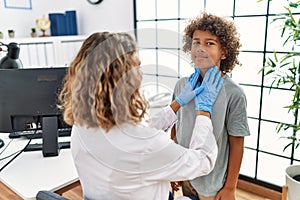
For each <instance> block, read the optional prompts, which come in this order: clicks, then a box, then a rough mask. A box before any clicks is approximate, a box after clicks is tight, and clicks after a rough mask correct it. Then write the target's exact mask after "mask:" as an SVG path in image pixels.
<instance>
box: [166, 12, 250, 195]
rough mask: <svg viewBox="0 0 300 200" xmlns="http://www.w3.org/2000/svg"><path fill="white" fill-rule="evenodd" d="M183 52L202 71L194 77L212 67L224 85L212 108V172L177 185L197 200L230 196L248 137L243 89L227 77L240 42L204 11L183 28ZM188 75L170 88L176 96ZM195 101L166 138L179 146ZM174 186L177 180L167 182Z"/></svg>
mask: <svg viewBox="0 0 300 200" xmlns="http://www.w3.org/2000/svg"><path fill="white" fill-rule="evenodd" d="M184 33H185V34H184V38H183V51H185V52H187V53H190V54H191V59H192V62H193V64H194V65H195V67H198V68H199V69H200V71H201V76H200V77H199V81H200V82H202V79H203V77H204V75H205V73H206V71H207V70H208V68H209V67H212V66H214V65H216V66H218V69H219V70H220V71H221V72H222V74H223V76H224V84H223V87H222V88H221V91H220V93H219V95H218V97H217V100H216V102H215V103H214V105H213V108H212V112H213V115H212V123H213V126H214V135H215V137H216V140H217V145H218V157H217V162H216V165H215V168H214V170H213V171H212V172H211V173H210V174H208V175H207V176H203V177H198V178H195V179H193V180H190V181H184V182H183V183H182V190H183V194H184V195H185V196H190V197H192V199H195V198H199V199H200V200H235V189H236V185H237V180H238V175H239V170H240V166H241V162H242V157H243V149H244V136H247V135H250V131H249V127H248V122H247V112H246V110H247V108H246V107H247V100H246V96H245V93H244V91H243V90H242V88H241V87H240V86H239V85H238V84H236V83H234V82H233V80H232V79H231V78H230V77H229V76H228V75H227V73H230V72H231V71H232V69H233V68H234V67H235V65H239V64H240V63H239V61H238V54H239V48H240V46H241V45H240V42H239V38H238V34H237V30H236V27H235V25H234V23H233V22H232V21H227V20H226V19H225V18H221V17H218V16H215V15H212V14H208V13H203V14H202V15H201V16H200V17H198V18H195V19H193V20H191V22H190V23H189V24H188V25H187V27H186V28H185V30H184ZM186 80H187V78H181V79H180V80H179V81H178V82H177V84H176V86H175V89H174V96H177V95H178V94H179V93H180V92H181V90H182V89H183V87H184V84H185V83H186ZM194 110H195V104H194V103H193V102H190V103H189V104H188V105H186V106H185V107H184V108H183V109H182V110H180V111H179V112H178V113H177V116H178V123H177V124H176V127H175V126H174V127H173V129H172V133H171V136H172V138H174V139H175V140H176V141H177V143H178V144H180V145H182V146H184V147H187V146H188V144H189V142H190V139H191V134H192V129H193V123H194V121H195V117H196V116H195V114H194V113H195V112H194ZM171 184H172V187H173V189H175V190H177V189H178V186H179V185H178V184H179V183H171Z"/></svg>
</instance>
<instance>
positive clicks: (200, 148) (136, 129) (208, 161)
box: [71, 106, 217, 200]
mask: <svg viewBox="0 0 300 200" xmlns="http://www.w3.org/2000/svg"><path fill="white" fill-rule="evenodd" d="M176 120H177V118H176V115H175V113H174V112H173V110H172V109H171V108H170V107H169V106H168V107H166V108H164V109H162V111H161V112H159V113H158V114H157V115H155V117H153V118H152V122H151V123H150V125H148V126H147V125H142V124H138V125H137V124H124V125H122V126H115V127H113V128H112V129H111V130H110V131H109V132H108V133H106V132H105V131H104V130H103V129H101V128H86V127H82V126H79V125H77V124H75V125H74V126H73V128H72V134H71V151H72V155H73V159H74V162H75V165H76V169H77V172H78V175H79V179H80V182H81V185H82V188H83V195H84V197H85V199H89V200H94V199H95V200H106V199H108V200H167V199H168V195H169V189H170V184H169V183H170V181H180V180H187V179H193V178H195V177H198V176H201V175H206V174H208V173H209V172H210V171H211V170H212V169H213V167H214V164H215V160H216V156H217V145H216V141H215V137H214V135H213V127H212V123H211V121H210V119H209V118H208V117H205V116H198V117H197V119H196V122H195V127H194V133H193V137H192V139H191V143H190V149H186V148H184V147H182V146H180V145H177V144H175V143H174V142H173V141H172V140H171V139H170V136H169V134H166V133H165V132H164V131H166V130H167V129H169V128H171V127H172V126H173V124H174V123H175V122H176Z"/></svg>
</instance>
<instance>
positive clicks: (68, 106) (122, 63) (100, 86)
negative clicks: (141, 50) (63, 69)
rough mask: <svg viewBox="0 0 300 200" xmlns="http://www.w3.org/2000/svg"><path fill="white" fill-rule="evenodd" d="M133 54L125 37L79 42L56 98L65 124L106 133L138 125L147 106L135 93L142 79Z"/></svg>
mask: <svg viewBox="0 0 300 200" xmlns="http://www.w3.org/2000/svg"><path fill="white" fill-rule="evenodd" d="M136 51H137V47H136V41H135V39H134V38H133V37H132V36H130V35H129V34H128V33H109V32H99V33H94V34H92V35H91V36H89V37H88V38H87V39H86V40H85V41H84V42H83V44H82V46H81V48H80V50H79V52H78V54H77V56H76V57H75V59H74V60H73V62H72V63H71V65H70V67H69V68H68V72H67V75H66V77H65V79H64V85H63V88H62V90H61V92H60V94H59V101H60V105H59V107H60V108H61V109H62V110H63V116H64V120H65V122H66V123H67V124H69V125H73V124H74V123H77V124H79V125H82V126H86V127H88V128H96V127H101V128H103V129H105V130H106V131H109V130H110V129H111V128H112V127H113V126H115V125H120V124H122V123H126V122H135V123H137V122H141V121H142V119H143V117H144V115H145V114H146V110H147V108H148V103H147V101H146V100H145V99H144V98H143V97H142V96H141V95H140V92H139V88H140V86H141V81H142V75H141V72H140V70H139V67H138V64H137V60H138V58H137V53H136Z"/></svg>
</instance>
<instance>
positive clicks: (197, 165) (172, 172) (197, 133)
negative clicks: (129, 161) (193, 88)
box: [149, 116, 218, 181]
mask: <svg viewBox="0 0 300 200" xmlns="http://www.w3.org/2000/svg"><path fill="white" fill-rule="evenodd" d="M172 145H177V144H175V143H174V144H172ZM174 149H175V148H174ZM217 152H218V149H217V144H216V140H215V136H214V134H213V127H212V123H211V120H210V119H209V118H208V117H205V116H197V118H196V121H195V125H194V129H193V135H192V138H191V142H190V146H189V149H186V151H185V152H184V153H183V154H182V155H181V156H180V157H178V159H176V160H175V161H174V162H172V163H170V164H169V165H168V166H165V167H164V168H163V169H160V170H157V171H156V172H153V174H151V175H150V177H149V178H150V179H152V180H155V179H156V180H165V181H166V180H168V181H180V180H190V179H194V178H196V177H199V176H203V175H207V174H209V173H210V172H211V171H212V170H213V168H214V165H215V162H216V158H217Z"/></svg>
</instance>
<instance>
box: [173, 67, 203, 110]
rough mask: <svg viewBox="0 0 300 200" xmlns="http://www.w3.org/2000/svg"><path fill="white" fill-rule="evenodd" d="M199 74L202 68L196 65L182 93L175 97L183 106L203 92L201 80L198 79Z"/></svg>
mask: <svg viewBox="0 0 300 200" xmlns="http://www.w3.org/2000/svg"><path fill="white" fill-rule="evenodd" d="M199 76H200V69H199V68H197V67H195V72H194V73H193V74H192V75H191V76H190V77H189V79H188V81H187V83H186V84H185V86H184V88H183V90H182V92H181V93H180V95H179V96H178V97H176V98H175V99H176V101H177V102H178V103H179V104H180V106H181V107H182V106H185V105H186V104H188V103H189V102H190V101H191V100H193V99H194V98H195V96H196V95H197V94H199V93H200V92H201V90H202V88H200V82H199V81H198V78H199Z"/></svg>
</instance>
